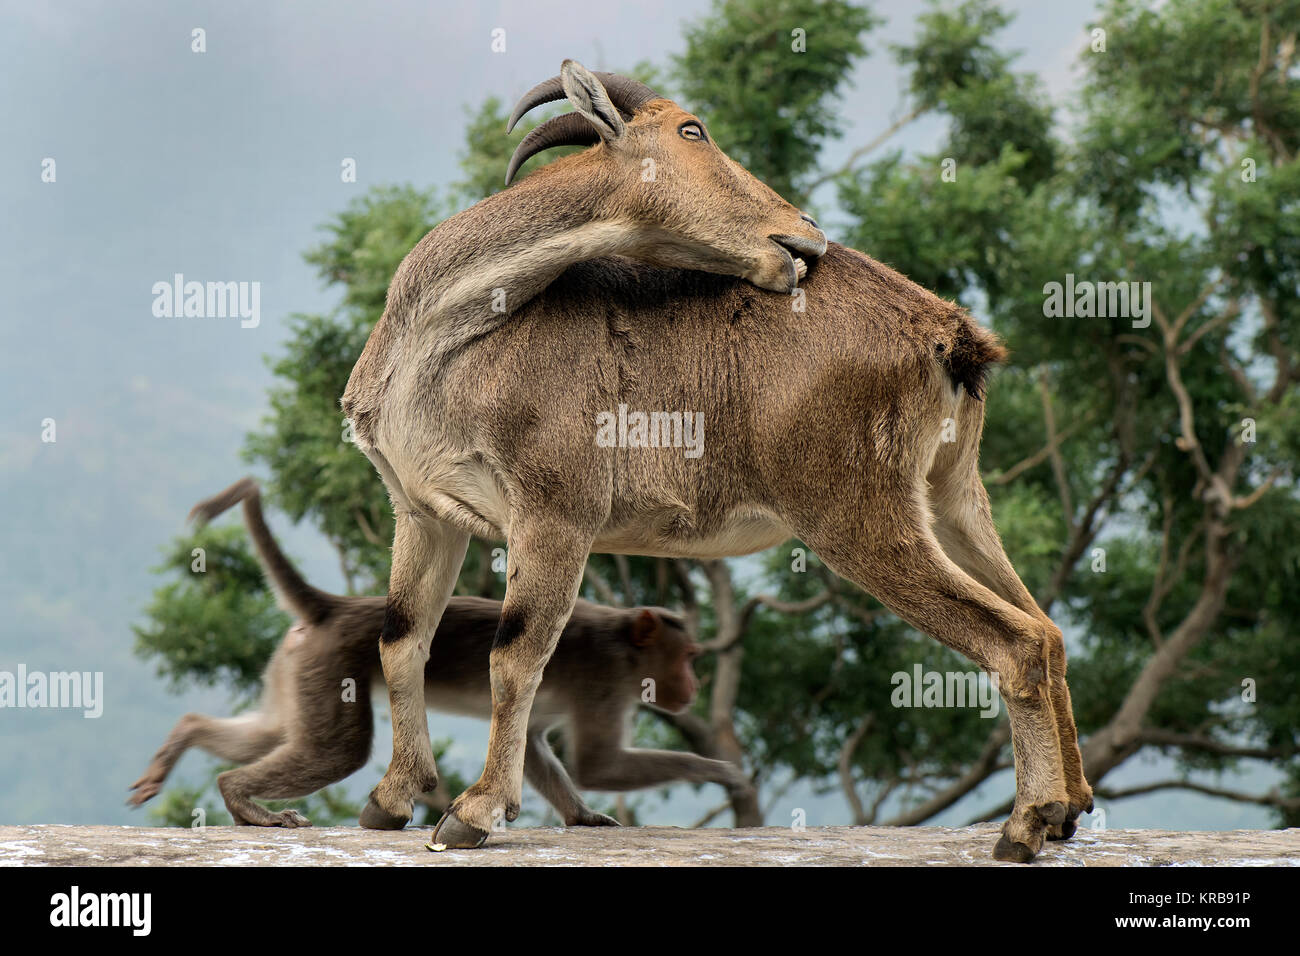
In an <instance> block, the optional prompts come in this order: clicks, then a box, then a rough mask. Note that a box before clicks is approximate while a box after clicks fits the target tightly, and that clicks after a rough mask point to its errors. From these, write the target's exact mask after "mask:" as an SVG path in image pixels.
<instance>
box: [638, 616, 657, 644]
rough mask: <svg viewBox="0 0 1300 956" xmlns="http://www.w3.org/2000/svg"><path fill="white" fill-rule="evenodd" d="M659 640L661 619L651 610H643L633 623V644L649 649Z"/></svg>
mask: <svg viewBox="0 0 1300 956" xmlns="http://www.w3.org/2000/svg"><path fill="white" fill-rule="evenodd" d="M658 638H659V618H658V617H657V616H656V615H655V612H654V611H651V610H650V609H649V608H642V609H641V611H640V613H639V614H637V616H636V617H635V618H634V619H633V621H632V644H633V645H634V646H636V647H649V646H650V645H651V644H653V643H654V642H655V641H656V640H657V639H658Z"/></svg>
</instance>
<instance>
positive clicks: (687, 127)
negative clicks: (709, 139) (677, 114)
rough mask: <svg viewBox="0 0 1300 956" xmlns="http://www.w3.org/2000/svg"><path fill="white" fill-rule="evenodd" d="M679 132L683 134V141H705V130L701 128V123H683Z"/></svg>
mask: <svg viewBox="0 0 1300 956" xmlns="http://www.w3.org/2000/svg"><path fill="white" fill-rule="evenodd" d="M677 132H678V133H680V134H681V136H682V139H693V140H702V139H704V130H703V129H701V128H700V124H699V123H683V124H682V125H681V126H680V127H679V128H678V130H677Z"/></svg>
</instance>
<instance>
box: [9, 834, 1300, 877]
mask: <svg viewBox="0 0 1300 956" xmlns="http://www.w3.org/2000/svg"><path fill="white" fill-rule="evenodd" d="M997 834H998V827H997V825H996V824H991V823H990V824H982V825H980V826H973V827H964V828H961V829H947V828H943V827H907V828H892V827H809V828H808V829H806V830H804V831H802V832H795V831H793V830H791V829H789V828H781V827H765V828H762V829H755V830H724V829H706V830H680V829H674V828H671V827H628V828H622V829H614V828H612V827H610V828H605V827H593V828H576V829H559V828H556V829H543V828H538V829H517V830H516V829H512V830H508V831H507V832H505V833H498V834H493V836H492V839H491V840H490V841H489V842H488V844H487V846H485V847H483V848H482V849H479V850H472V851H455V850H445V851H443V852H440V853H437V852H431V851H430V850H428V849H426V846H425V845H426V843H427V842H428V841H429V839H430V837H431V836H432V831H431V830H430V829H427V828H411V829H407V830H405V831H402V832H397V833H393V832H381V831H376V830H362V829H360V828H355V827H331V828H308V829H296V830H274V829H258V828H254V827H207V828H206V829H202V830H188V829H180V828H157V827H104V826H0V866H42V865H63V866H105V865H125V866H304V865H305V866H591V865H597V866H862V865H869V866H900V865H902V866H906V865H922V864H928V865H939V866H943V865H950V864H957V865H972V864H974V865H979V866H1015V865H1016V864H999V863H995V862H994V861H993V858H992V850H993V844H994V843H995V842H996V841H997ZM1034 865H1036V866H1170V865H1173V866H1214V865H1217V866H1300V829H1293V830H1232V831H1224V832H1187V833H1178V832H1172V831H1168V830H1105V831H1097V830H1080V831H1079V832H1078V833H1077V834H1076V835H1075V837H1074V839H1073V840H1071V841H1069V842H1068V843H1049V844H1047V846H1045V847H1044V849H1043V852H1042V854H1040V855H1039V857H1038V859H1037V860H1036V861H1035V863H1034Z"/></svg>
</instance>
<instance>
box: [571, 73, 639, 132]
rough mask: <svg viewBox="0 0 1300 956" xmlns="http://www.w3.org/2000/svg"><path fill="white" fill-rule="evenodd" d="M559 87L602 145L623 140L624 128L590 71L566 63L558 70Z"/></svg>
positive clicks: (598, 82)
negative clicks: (597, 136)
mask: <svg viewBox="0 0 1300 956" xmlns="http://www.w3.org/2000/svg"><path fill="white" fill-rule="evenodd" d="M560 83H561V84H562V85H563V86H564V95H565V96H567V97H568V98H569V102H570V103H572V104H573V108H574V109H576V110H577V111H578V112H579V113H581V114H582V115H583V116H585V117H587V119H588V120H590V121H591V125H592V126H594V127H595V128H596V132H597V133H598V134H600V138H601V139H602V140H603V141H605V142H606V143H613V142H616V141H617V140H620V139H622V138H623V134H624V133H625V132H626V131H627V125H626V124H625V123H624V122H623V117H622V115H621V114H620V113H619V111H618V108H617V107H616V106H615V105H614V104H613V103H612V102H611V101H610V98H609V94H608V93H606V92H605V87H604V85H603V84H602V83H601V82H600V80H598V79H596V77H595V76H594V75H593V74H592V72H591V71H590V70H588V69H587V68H586V67H585V66H583V65H582V64H581V63H579V62H578V61H577V60H565V61H564V63H563V64H562V65H561V66H560Z"/></svg>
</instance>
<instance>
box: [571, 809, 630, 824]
mask: <svg viewBox="0 0 1300 956" xmlns="http://www.w3.org/2000/svg"><path fill="white" fill-rule="evenodd" d="M564 825H565V826H566V827H621V826H622V825H623V824H621V823H619V822H618V821H617V820H615V819H614V818H613V817H607V816H605V814H603V813H597V812H596V811H595V810H586V811H584V812H582V813H580V814H578V815H577V816H576V817H574V818H573V819H571V820H565V821H564Z"/></svg>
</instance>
